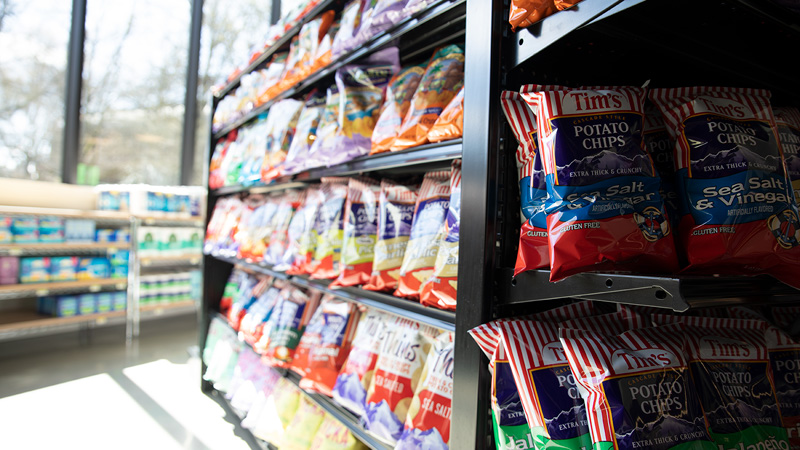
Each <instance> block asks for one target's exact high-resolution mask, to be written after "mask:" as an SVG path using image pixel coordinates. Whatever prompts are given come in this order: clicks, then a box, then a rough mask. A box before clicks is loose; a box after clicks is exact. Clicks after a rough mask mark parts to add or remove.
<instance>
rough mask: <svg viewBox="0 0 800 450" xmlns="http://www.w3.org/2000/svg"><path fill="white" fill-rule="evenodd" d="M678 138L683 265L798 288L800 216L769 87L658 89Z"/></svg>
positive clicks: (655, 92)
mask: <svg viewBox="0 0 800 450" xmlns="http://www.w3.org/2000/svg"><path fill="white" fill-rule="evenodd" d="M650 99H651V100H652V101H653V103H655V104H656V106H658V107H659V109H661V113H662V114H663V116H664V121H665V122H666V123H667V130H669V132H670V134H671V135H672V138H673V140H674V141H675V143H676V144H675V145H676V148H675V163H676V166H677V170H678V181H677V184H678V186H679V188H680V190H681V192H680V193H679V194H680V196H681V212H682V216H681V217H680V225H679V228H678V231H679V233H680V240H679V242H680V244H681V250H682V253H683V254H684V256H685V258H686V259H687V261H688V266H687V267H686V269H685V270H687V271H692V272H706V273H714V274H734V275H757V274H762V273H766V274H769V275H772V276H773V277H775V278H777V279H779V280H781V281H783V282H784V283H787V284H790V285H792V286H795V287H800V277H798V276H797V273H798V270H800V218H798V212H797V204H796V201H795V197H794V192H793V189H792V185H791V180H790V178H789V176H788V175H787V171H786V165H785V164H784V160H783V156H784V154H783V150H782V149H781V142H780V141H779V139H778V130H777V127H776V124H775V119H774V117H773V114H772V108H771V107H770V100H769V99H770V92H769V91H766V90H763V89H745V88H725V87H689V88H674V89H654V90H652V91H651V93H650Z"/></svg>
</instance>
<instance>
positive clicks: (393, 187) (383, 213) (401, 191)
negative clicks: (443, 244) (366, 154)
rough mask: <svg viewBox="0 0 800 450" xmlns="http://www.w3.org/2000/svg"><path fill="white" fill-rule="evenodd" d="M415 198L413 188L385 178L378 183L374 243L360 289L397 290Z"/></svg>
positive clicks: (412, 218) (415, 193) (409, 232)
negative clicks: (369, 268)
mask: <svg viewBox="0 0 800 450" xmlns="http://www.w3.org/2000/svg"><path fill="white" fill-rule="evenodd" d="M417 197H418V196H417V190H416V189H413V188H411V187H407V186H403V185H399V184H395V183H394V182H393V181H391V180H388V179H384V180H382V181H381V195H380V200H379V202H378V235H377V242H376V243H375V254H374V257H373V260H372V272H371V275H370V279H369V284H366V285H364V286H363V288H364V289H367V290H370V291H394V290H395V289H396V288H397V280H398V278H399V277H400V266H401V265H402V264H403V256H404V255H405V254H406V246H407V245H408V238H409V236H410V235H411V225H412V222H413V220H414V208H415V206H416V203H417Z"/></svg>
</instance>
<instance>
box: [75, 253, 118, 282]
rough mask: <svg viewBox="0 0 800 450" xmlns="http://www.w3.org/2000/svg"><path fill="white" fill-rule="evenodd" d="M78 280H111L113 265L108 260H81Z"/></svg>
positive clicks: (96, 258) (100, 258)
mask: <svg viewBox="0 0 800 450" xmlns="http://www.w3.org/2000/svg"><path fill="white" fill-rule="evenodd" d="M77 276H78V280H82V281H89V280H99V279H105V278H109V277H110V276H111V264H110V263H109V261H108V258H102V257H95V258H80V260H79V261H78V273H77Z"/></svg>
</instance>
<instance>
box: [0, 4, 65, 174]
mask: <svg viewBox="0 0 800 450" xmlns="http://www.w3.org/2000/svg"><path fill="white" fill-rule="evenodd" d="M71 7H72V2H70V1H65V0H0V49H2V50H0V99H2V100H0V177H11V178H27V179H33V180H44V181H59V180H60V179H61V151H62V147H63V144H62V142H63V138H64V136H63V133H64V99H65V97H66V90H65V89H66V87H65V85H66V67H67V48H68V43H69V32H70V23H71V21H72V14H71Z"/></svg>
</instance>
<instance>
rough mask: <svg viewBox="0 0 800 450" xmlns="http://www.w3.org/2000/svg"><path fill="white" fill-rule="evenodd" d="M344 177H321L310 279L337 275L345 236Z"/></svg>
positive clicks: (345, 182) (345, 197)
mask: <svg viewBox="0 0 800 450" xmlns="http://www.w3.org/2000/svg"><path fill="white" fill-rule="evenodd" d="M347 182H348V179H347V178H334V177H330V178H323V179H322V189H320V190H321V191H322V195H323V201H322V203H321V204H320V206H319V212H318V214H317V222H316V224H315V225H314V229H316V230H317V233H318V235H317V247H316V249H315V251H314V260H313V262H312V264H311V278H314V279H326V278H335V277H336V276H337V275H339V258H340V256H341V253H342V239H343V237H344V207H345V204H346V202H347Z"/></svg>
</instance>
